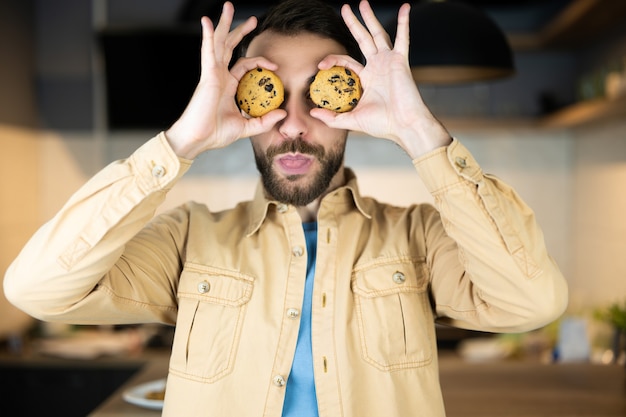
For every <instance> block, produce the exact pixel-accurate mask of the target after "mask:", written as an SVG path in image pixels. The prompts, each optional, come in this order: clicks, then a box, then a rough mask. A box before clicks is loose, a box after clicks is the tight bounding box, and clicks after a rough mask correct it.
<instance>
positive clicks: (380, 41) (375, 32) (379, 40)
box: [359, 1, 392, 50]
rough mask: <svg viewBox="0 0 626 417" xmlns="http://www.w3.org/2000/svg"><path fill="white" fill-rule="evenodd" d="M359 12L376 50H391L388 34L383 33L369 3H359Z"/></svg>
mask: <svg viewBox="0 0 626 417" xmlns="http://www.w3.org/2000/svg"><path fill="white" fill-rule="evenodd" d="M359 11H360V12H361V17H362V18H363V21H364V22H365V25H366V26H367V29H368V30H369V34H370V36H371V37H372V38H373V39H374V44H375V45H376V47H377V50H380V49H391V48H392V45H391V39H390V38H389V34H388V33H387V31H385V28H383V25H381V24H380V22H379V21H378V18H377V17H376V15H375V14H374V10H372V6H370V3H369V2H368V1H361V2H360V3H359Z"/></svg>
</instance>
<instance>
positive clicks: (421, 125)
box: [400, 117, 452, 159]
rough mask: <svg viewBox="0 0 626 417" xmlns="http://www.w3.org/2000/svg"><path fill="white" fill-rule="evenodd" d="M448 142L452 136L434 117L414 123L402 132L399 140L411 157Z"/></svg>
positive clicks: (413, 157)
mask: <svg viewBox="0 0 626 417" xmlns="http://www.w3.org/2000/svg"><path fill="white" fill-rule="evenodd" d="M450 143H452V136H450V133H448V131H447V130H446V128H445V127H444V126H443V125H442V124H441V123H440V122H439V121H438V120H437V119H435V118H434V117H432V118H426V119H421V120H420V121H418V122H416V123H414V124H413V125H412V126H410V127H409V128H408V129H407V130H406V131H405V132H404V133H403V135H402V138H401V140H400V145H401V146H402V148H403V149H404V151H405V152H406V153H407V154H408V155H409V156H410V157H411V159H417V158H419V157H420V156H422V155H425V154H427V153H429V152H432V151H433V150H435V149H438V148H441V147H444V146H448V145H449V144H450Z"/></svg>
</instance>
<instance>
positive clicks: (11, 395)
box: [0, 355, 141, 417]
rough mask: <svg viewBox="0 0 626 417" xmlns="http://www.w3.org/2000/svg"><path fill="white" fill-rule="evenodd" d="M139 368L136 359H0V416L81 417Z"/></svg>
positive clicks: (6, 356)
mask: <svg viewBox="0 0 626 417" xmlns="http://www.w3.org/2000/svg"><path fill="white" fill-rule="evenodd" d="M140 367H141V362H140V361H138V360H134V361H132V360H131V361H128V360H116V359H113V358H108V359H107V358H102V359H98V360H93V361H92V360H89V361H85V360H70V359H61V358H52V357H45V356H39V355H34V356H31V355H25V356H12V355H2V356H1V357H0V386H2V394H0V398H2V401H1V402H0V414H1V415H3V416H11V417H20V416H24V417H29V416H45V415H62V416H64V417H84V416H85V415H87V414H88V413H89V412H90V411H91V410H93V409H94V408H96V407H97V406H98V405H99V404H100V403H101V402H102V401H104V400H105V399H106V398H108V397H109V396H110V395H111V394H112V393H113V392H114V391H115V390H116V389H117V388H118V387H119V386H120V385H122V384H123V383H124V382H126V380H128V378H130V377H131V376H132V375H133V374H135V373H136V372H137V371H138V370H139V369H140Z"/></svg>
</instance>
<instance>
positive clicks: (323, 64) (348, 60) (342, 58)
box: [317, 55, 363, 74]
mask: <svg viewBox="0 0 626 417" xmlns="http://www.w3.org/2000/svg"><path fill="white" fill-rule="evenodd" d="M335 65H337V66H340V67H346V68H348V69H351V70H353V71H354V72H356V73H357V74H358V73H359V72H360V71H361V70H363V64H361V63H360V62H359V61H357V60H355V59H354V58H352V57H351V56H348V55H328V56H327V57H325V58H324V59H323V60H321V61H320V63H319V64H318V65H317V67H318V68H319V69H321V70H326V69H329V68H331V67H333V66H335Z"/></svg>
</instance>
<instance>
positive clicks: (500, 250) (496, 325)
mask: <svg viewBox="0 0 626 417" xmlns="http://www.w3.org/2000/svg"><path fill="white" fill-rule="evenodd" d="M442 160H443V161H445V162H444V163H442ZM414 164H415V166H416V168H417V170H418V172H419V173H420V175H421V177H422V179H423V180H424V182H425V184H426V186H427V187H428V188H429V189H430V191H431V192H432V193H433V195H434V200H435V204H436V206H437V209H438V210H439V212H440V213H441V217H442V222H443V225H444V228H445V232H446V234H447V235H448V236H449V237H451V238H452V239H453V240H454V241H455V242H456V244H457V246H458V251H457V253H455V255H456V256H457V257H458V258H460V263H461V266H462V268H461V270H460V271H457V272H456V275H451V274H450V273H446V272H443V271H445V268H441V271H439V269H438V268H437V266H435V271H434V274H433V281H432V289H433V294H434V295H435V297H436V300H435V302H436V308H437V313H438V314H439V315H440V316H445V317H448V318H450V319H451V320H452V321H453V322H454V323H455V324H456V325H460V326H462V327H469V328H480V329H482V330H489V331H503V330H505V331H524V330H528V329H530V328H535V327H539V326H542V325H545V324H546V323H547V322H549V321H552V320H554V319H556V318H557V317H558V316H559V315H560V314H561V313H562V311H563V310H564V309H565V307H566V304H567V286H566V283H565V280H564V278H563V276H562V275H561V273H560V271H559V269H558V267H557V266H556V264H555V262H554V261H553V259H552V258H551V257H550V256H549V254H548V252H547V249H546V247H545V243H544V240H543V234H542V231H541V229H540V228H539V226H538V225H537V223H536V220H535V216H534V213H533V212H532V210H531V209H530V208H529V207H528V206H526V205H525V203H524V202H523V201H522V200H521V199H520V198H519V196H518V195H517V194H516V193H515V192H514V190H512V189H511V188H510V187H509V186H507V185H506V184H504V183H502V182H501V181H499V180H497V179H495V178H493V177H490V176H487V175H484V174H483V172H482V170H481V169H480V167H479V166H478V164H477V163H476V161H475V160H474V159H473V157H472V155H471V154H470V153H469V152H468V151H467V149H465V148H464V147H463V146H462V145H461V144H460V143H458V142H456V141H455V142H453V143H452V145H451V146H449V147H447V148H443V149H440V150H438V151H435V152H433V153H431V154H429V155H426V156H425V157H424V158H421V159H418V160H415V161H414ZM440 263H441V262H440Z"/></svg>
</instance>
